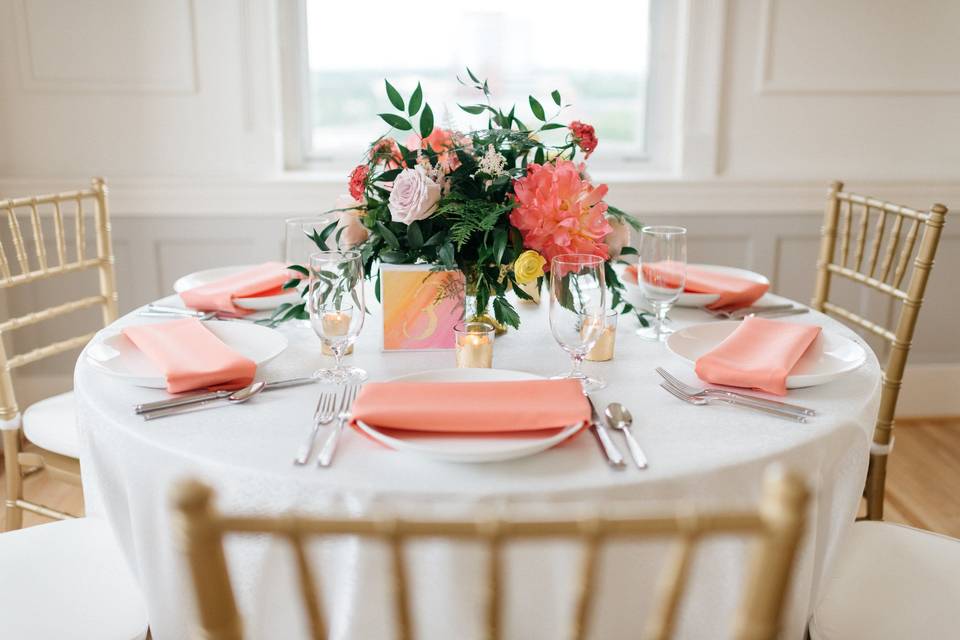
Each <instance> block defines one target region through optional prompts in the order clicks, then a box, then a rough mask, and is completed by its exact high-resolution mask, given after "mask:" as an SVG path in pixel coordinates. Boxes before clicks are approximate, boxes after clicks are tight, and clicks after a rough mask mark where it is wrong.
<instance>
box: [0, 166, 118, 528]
mask: <svg viewBox="0 0 960 640" xmlns="http://www.w3.org/2000/svg"><path fill="white" fill-rule="evenodd" d="M0 212H2V214H0V215H5V216H6V219H7V220H6V222H7V224H8V225H9V230H10V234H9V235H10V243H11V244H12V247H11V246H4V244H3V242H2V241H0V289H2V290H4V291H8V292H9V291H11V290H14V289H22V288H24V287H29V286H31V285H34V286H36V285H35V284H34V283H38V282H40V281H44V280H52V279H55V278H60V279H63V278H64V277H65V276H66V275H67V274H72V273H75V272H78V271H84V270H89V269H96V270H97V271H98V272H99V281H100V286H99V293H97V294H95V295H89V296H85V297H81V298H76V299H73V300H70V301H68V302H64V303H62V304H58V305H55V306H52V307H48V308H46V309H40V310H34V311H31V312H30V313H26V314H24V315H21V316H18V317H14V318H8V319H6V320H4V321H3V322H0V429H2V430H3V446H4V466H5V467H6V470H5V473H6V490H7V492H6V529H7V530H8V531H9V530H11V529H17V528H19V527H20V526H21V524H22V519H23V511H24V510H26V511H32V512H34V513H38V514H40V515H42V516H46V517H49V518H54V519H64V518H68V517H70V515H69V514H66V513H63V512H61V511H58V510H55V509H52V508H50V507H47V506H44V505H41V504H38V503H36V502H32V501H30V500H28V499H26V498H25V497H24V495H23V478H24V476H25V475H26V474H27V473H33V472H36V471H44V472H48V473H49V474H50V475H51V476H52V477H55V478H57V479H59V480H63V481H65V482H69V483H72V484H75V485H77V486H79V485H80V465H79V462H78V460H77V457H78V443H77V433H76V425H75V413H74V408H73V394H72V393H66V394H60V395H57V396H54V397H52V398H47V399H45V400H42V401H40V402H38V403H36V404H34V405H32V406H31V407H29V408H28V409H27V410H26V411H25V412H24V414H23V416H22V417H21V414H20V407H19V405H18V404H17V398H16V394H15V393H14V385H13V376H12V373H13V371H14V370H15V369H17V368H19V367H22V366H24V365H27V364H31V363H34V362H37V361H40V360H43V359H45V358H49V357H51V356H54V355H56V354H59V353H63V352H65V351H71V350H74V349H77V348H79V347H82V346H83V345H85V344H86V343H87V342H89V341H90V339H91V338H92V337H93V335H94V333H86V334H84V335H79V336H73V337H70V338H66V339H64V340H60V341H57V342H53V343H51V344H47V345H44V346H40V347H36V348H34V349H32V350H31V351H28V352H26V353H21V354H17V355H8V354H7V350H6V347H5V345H4V342H3V337H4V336H6V335H8V334H10V333H12V332H13V331H15V330H17V329H22V328H24V327H29V326H31V325H36V324H38V323H41V322H44V321H47V320H51V319H54V318H59V317H62V316H65V315H67V314H71V313H74V312H76V311H80V310H83V309H88V308H93V307H100V309H101V315H102V318H103V324H104V325H107V324H109V323H111V322H113V321H114V320H116V318H117V289H116V285H115V282H114V273H113V250H112V245H111V242H110V218H109V212H108V210H107V186H106V183H105V182H104V181H103V179H101V178H94V179H93V182H92V185H91V187H90V188H89V189H86V190H82V191H70V192H66V193H57V194H53V195H45V196H36V197H29V198H17V199H12V200H0ZM90 213H92V221H93V227H94V228H93V229H92V230H88V228H87V227H88V225H89V224H90V222H89V220H88V218H89V217H90V216H89V214H90ZM71 217H72V224H70V222H71V220H70V219H71ZM45 219H47V220H48V221H49V222H48V223H47V224H44V221H45ZM45 226H46V227H47V230H48V231H49V227H51V226H52V230H53V240H54V245H53V251H52V253H50V254H48V248H49V247H48V244H47V239H48V238H47V236H46V234H45V232H44V231H45V230H44V227H45ZM25 228H26V230H28V232H29V233H30V235H32V238H30V237H29V236H27V235H26V233H25ZM91 231H92V232H93V233H94V234H96V250H95V251H91V250H90V249H89V248H88V246H87V245H88V241H87V235H88V234H89V233H90V232H91ZM70 233H72V235H73V238H72V239H71V238H69V237H68V234H70ZM71 240H72V241H71ZM21 426H22V427H23V433H24V435H25V436H26V439H27V440H29V441H30V443H31V444H30V445H29V446H28V448H25V449H24V450H21V446H20V445H21V436H20V428H21Z"/></svg>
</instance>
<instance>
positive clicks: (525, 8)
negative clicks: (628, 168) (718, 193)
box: [307, 0, 650, 159]
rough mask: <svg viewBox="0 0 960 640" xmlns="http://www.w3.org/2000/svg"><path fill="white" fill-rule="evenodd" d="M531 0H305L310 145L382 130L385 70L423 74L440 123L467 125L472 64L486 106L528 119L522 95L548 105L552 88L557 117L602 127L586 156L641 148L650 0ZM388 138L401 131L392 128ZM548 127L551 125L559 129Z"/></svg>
mask: <svg viewBox="0 0 960 640" xmlns="http://www.w3.org/2000/svg"><path fill="white" fill-rule="evenodd" d="M544 6H545V5H543V4H541V3H525V2H516V1H515V0H487V1H486V2H483V3H477V4H475V3H467V2H453V1H448V2H445V3H442V4H441V3H430V5H429V8H428V7H427V6H426V5H425V4H419V3H413V4H409V5H404V10H402V11H401V10H398V8H399V6H398V5H397V4H396V3H395V2H387V1H386V0H366V1H365V2H337V3H331V2H329V0H327V1H324V0H307V34H308V46H309V73H310V93H309V95H310V114H309V123H310V127H311V136H310V137H311V143H312V147H313V148H312V149H311V150H310V151H311V153H312V154H313V155H315V156H323V157H340V158H343V157H347V158H350V159H353V158H355V157H359V156H360V155H361V154H362V153H363V152H364V150H365V149H366V147H367V145H369V144H370V142H372V141H373V140H374V139H375V138H376V137H377V136H379V135H381V134H383V133H384V131H385V129H386V125H385V124H384V123H383V122H382V121H381V120H380V119H379V118H377V116H376V114H377V113H378V112H382V111H391V110H392V107H391V106H390V104H389V103H388V102H387V99H386V95H385V93H384V86H383V79H384V78H385V77H386V78H388V79H389V80H390V82H391V83H392V84H393V85H394V86H396V87H397V88H398V89H399V90H400V92H401V93H402V94H403V95H404V96H409V95H410V93H411V92H412V91H413V89H414V88H415V87H416V85H417V82H421V83H422V84H423V90H424V97H425V99H426V100H427V101H428V102H429V103H430V105H431V107H432V108H433V111H434V113H435V114H436V117H437V121H438V123H439V124H440V125H441V126H444V127H450V128H455V129H459V130H461V131H467V130H470V129H477V128H483V127H484V126H485V122H486V121H485V119H483V118H481V117H479V116H470V115H468V114H466V113H465V112H463V111H462V110H460V109H459V108H458V107H457V104H458V103H459V104H473V103H476V102H479V101H481V98H482V95H481V94H479V93H478V92H477V91H475V90H474V89H472V88H471V87H467V86H463V85H461V84H459V83H458V82H457V79H456V76H457V74H460V75H461V76H463V74H464V67H465V66H470V68H471V69H472V70H473V71H474V73H475V74H476V75H477V76H478V77H480V78H481V79H484V78H487V79H489V83H490V90H491V93H492V94H493V95H492V103H493V104H494V105H495V106H503V107H509V106H510V105H512V104H516V105H517V115H518V117H520V118H521V119H522V120H524V121H525V122H526V123H527V124H528V125H529V126H532V125H533V124H534V121H535V119H534V117H533V115H532V114H531V113H530V107H529V104H528V102H527V95H529V94H530V93H533V94H534V95H536V96H537V97H538V98H539V99H540V101H541V103H543V105H544V107H546V108H547V113H548V114H552V113H555V112H556V111H557V108H556V106H555V105H554V104H553V101H552V100H551V99H550V91H552V90H553V89H558V90H559V91H560V93H561V95H562V97H563V102H564V104H568V103H569V104H571V105H572V106H571V107H569V108H567V109H564V110H563V112H562V113H561V114H560V115H559V116H558V118H557V121H558V122H560V123H562V124H568V123H569V122H570V121H572V120H576V119H582V120H583V121H585V122H588V123H590V124H593V125H594V126H595V127H596V129H597V135H598V136H599V137H600V147H599V148H598V150H597V153H596V154H595V155H594V158H600V157H604V156H606V157H614V156H621V157H622V156H623V155H625V154H630V155H634V156H635V155H639V154H640V153H641V152H642V151H643V149H644V120H645V110H646V103H647V76H648V66H649V49H650V48H649V28H650V19H649V18H650V16H649V14H650V7H649V1H648V0H643V1H632V2H623V0H592V1H591V2H590V3H589V11H587V10H585V9H584V4H583V3H582V2H573V1H572V0H555V1H554V2H552V3H550V4H549V8H548V9H544V8H542V7H544ZM395 135H396V136H397V137H401V138H402V137H403V136H405V135H406V134H404V133H396V134H395ZM555 135H558V136H561V137H562V133H557V134H555Z"/></svg>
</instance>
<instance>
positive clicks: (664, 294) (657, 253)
mask: <svg viewBox="0 0 960 640" xmlns="http://www.w3.org/2000/svg"><path fill="white" fill-rule="evenodd" d="M639 266H640V268H639V280H640V286H641V287H642V289H643V295H644V297H645V298H646V299H647V302H649V303H650V306H651V308H652V309H653V313H654V321H653V323H652V325H651V326H649V327H644V328H642V329H638V330H637V335H638V336H640V337H641V338H644V339H645V340H655V341H658V342H663V341H665V340H666V339H667V336H669V335H670V334H671V333H673V329H670V328H669V327H667V326H666V318H667V312H668V311H669V310H670V307H672V306H673V304H674V303H675V302H676V301H677V298H679V297H680V294H681V293H682V292H683V286H684V284H685V282H686V279H687V230H686V229H684V228H683V227H667V226H658V227H644V228H643V229H642V230H641V231H640V265H639Z"/></svg>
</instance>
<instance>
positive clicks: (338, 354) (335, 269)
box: [307, 251, 367, 384]
mask: <svg viewBox="0 0 960 640" xmlns="http://www.w3.org/2000/svg"><path fill="white" fill-rule="evenodd" d="M309 271H310V280H309V285H308V286H309V288H308V289H307V311H308V312H309V313H310V325H311V326H312V327H313V331H314V333H316V334H317V336H319V337H320V340H321V341H322V342H323V344H324V346H326V347H327V348H328V349H330V352H331V353H333V357H334V358H335V359H336V361H337V363H336V366H335V367H333V368H332V369H319V370H317V371H316V373H314V376H315V377H317V378H319V379H320V380H323V381H326V382H333V383H335V384H342V383H348V382H349V383H355V382H362V381H364V380H366V379H367V372H366V371H364V370H363V369H358V368H357V367H348V366H345V365H344V364H343V356H344V354H345V353H346V351H347V349H348V348H349V347H350V345H352V344H353V343H354V342H355V341H356V340H357V337H358V336H359V335H360V329H362V328H363V316H364V314H365V313H366V305H365V303H364V299H363V260H362V259H361V257H360V252H359V251H320V252H317V253H313V254H311V255H310V266H309Z"/></svg>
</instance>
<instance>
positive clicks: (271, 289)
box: [180, 262, 292, 313]
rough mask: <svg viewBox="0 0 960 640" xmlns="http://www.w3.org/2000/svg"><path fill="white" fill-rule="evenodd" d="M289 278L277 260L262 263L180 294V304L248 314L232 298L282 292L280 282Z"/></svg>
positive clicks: (202, 309) (195, 307)
mask: <svg viewBox="0 0 960 640" xmlns="http://www.w3.org/2000/svg"><path fill="white" fill-rule="evenodd" d="M291 277H292V274H291V273H290V271H288V270H287V267H286V266H285V265H283V264H282V263H280V262H265V263H263V264H261V265H258V266H256V267H252V268H250V269H247V270H245V271H241V272H240V273H235V274H233V275H232V276H227V277H226V278H221V279H220V280H217V281H215V282H211V283H208V284H205V285H201V286H199V287H194V288H193V289H188V290H187V291H184V292H183V293H181V294H180V299H181V300H183V304H185V305H186V306H188V307H190V308H191V309H199V310H201V311H226V312H228V313H250V310H249V309H241V308H239V307H237V306H235V305H234V304H233V301H234V299H235V298H254V297H260V296H272V295H277V294H279V293H281V292H282V289H281V287H282V286H283V283H284V282H286V281H287V280H289V279H290V278H291Z"/></svg>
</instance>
